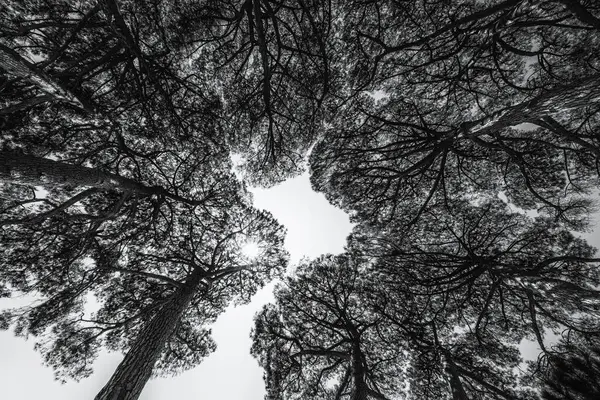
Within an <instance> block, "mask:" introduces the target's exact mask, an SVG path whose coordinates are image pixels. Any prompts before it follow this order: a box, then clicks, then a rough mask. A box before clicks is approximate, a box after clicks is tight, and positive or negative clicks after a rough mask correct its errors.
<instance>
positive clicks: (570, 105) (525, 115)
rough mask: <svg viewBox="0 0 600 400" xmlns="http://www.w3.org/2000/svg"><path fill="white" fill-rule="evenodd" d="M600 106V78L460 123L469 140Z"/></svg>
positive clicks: (590, 79) (549, 92)
mask: <svg viewBox="0 0 600 400" xmlns="http://www.w3.org/2000/svg"><path fill="white" fill-rule="evenodd" d="M597 103H600V75H595V76H591V77H588V78H586V79H581V80H579V81H576V82H573V83H570V84H568V85H565V86H560V87H557V88H554V89H551V90H547V91H545V92H543V93H542V94H540V95H539V96H536V97H534V98H533V99H531V100H527V101H524V102H522V103H519V104H516V105H514V106H510V107H507V108H505V109H503V110H500V111H498V112H496V113H494V114H492V115H490V116H487V117H485V118H482V119H479V120H477V121H470V122H466V123H464V124H462V129H463V133H464V134H465V135H466V136H468V137H477V136H482V135H486V134H493V133H495V132H498V131H499V130H501V129H504V128H508V127H509V126H514V125H518V124H521V123H525V122H529V123H534V124H537V121H539V120H543V119H544V118H546V117H550V116H552V115H554V114H557V113H560V112H564V111H571V110H575V109H578V108H583V107H587V106H589V105H590V104H597Z"/></svg>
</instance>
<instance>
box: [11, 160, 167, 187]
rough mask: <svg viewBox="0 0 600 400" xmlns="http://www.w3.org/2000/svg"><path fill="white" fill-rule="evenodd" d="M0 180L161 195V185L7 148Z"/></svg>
mask: <svg viewBox="0 0 600 400" xmlns="http://www.w3.org/2000/svg"><path fill="white" fill-rule="evenodd" d="M0 180H2V181H5V182H14V183H22V184H28V185H44V184H52V185H69V186H73V187H78V186H91V187H95V188H99V189H113V190H119V191H124V192H132V193H139V194H144V195H153V194H156V195H163V194H164V190H163V189H162V188H160V187H150V186H146V185H144V184H142V183H139V182H137V181H135V180H133V179H129V178H125V177H122V176H120V175H116V174H112V173H110V172H105V171H102V170H101V169H98V168H88V167H83V166H80V165H73V164H67V163H64V162H61V161H54V160H49V159H47V158H43V157H37V156H32V155H28V154H23V153H20V152H18V151H10V150H0Z"/></svg>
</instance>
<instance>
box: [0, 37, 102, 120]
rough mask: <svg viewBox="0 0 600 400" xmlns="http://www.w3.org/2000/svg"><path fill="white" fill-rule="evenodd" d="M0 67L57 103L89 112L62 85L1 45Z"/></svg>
mask: <svg viewBox="0 0 600 400" xmlns="http://www.w3.org/2000/svg"><path fill="white" fill-rule="evenodd" d="M0 67H2V68H3V69H5V70H6V71H7V72H8V73H9V74H12V75H15V76H18V77H20V78H23V79H27V80H29V81H31V82H33V83H34V84H35V85H36V86H37V87H39V88H40V89H41V90H42V91H44V92H46V93H47V94H49V95H50V96H52V98H53V99H55V100H57V101H63V102H66V103H69V104H72V105H74V106H76V107H78V108H80V109H82V110H86V111H90V109H89V107H86V106H85V105H84V104H83V103H82V102H81V100H79V99H78V98H77V96H75V95H74V94H73V93H71V92H70V91H69V90H68V89H66V88H65V87H63V85H61V84H60V83H58V82H56V81H54V80H52V78H50V77H49V76H47V75H46V74H45V73H44V72H42V71H41V70H39V69H38V68H36V67H35V66H34V65H33V64H32V63H30V62H29V61H27V60H26V59H25V58H23V57H21V55H20V54H19V53H17V52H16V51H14V50H13V49H11V48H9V47H6V46H4V45H3V44H1V43H0Z"/></svg>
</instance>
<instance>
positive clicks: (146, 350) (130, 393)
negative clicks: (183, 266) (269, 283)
mask: <svg viewBox="0 0 600 400" xmlns="http://www.w3.org/2000/svg"><path fill="white" fill-rule="evenodd" d="M200 279H201V273H200V272H199V270H196V271H195V272H194V274H192V275H191V276H190V278H189V279H188V280H187V281H186V282H185V284H184V285H183V287H181V288H180V289H179V290H178V291H177V292H175V294H174V295H173V296H172V297H171V299H170V300H169V301H168V302H167V303H166V304H165V305H164V306H163V307H161V309H160V310H159V311H158V312H157V314H156V315H155V316H154V317H153V318H152V319H151V320H150V322H148V324H146V326H145V327H143V328H142V330H141V332H140V334H139V336H138V337H137V338H136V340H135V342H134V344H133V346H131V349H129V351H128V352H127V354H126V355H125V358H124V359H123V361H121V363H120V364H119V366H118V367H117V369H116V370H115V372H114V374H113V375H112V377H111V378H110V380H109V381H108V383H107V384H106V385H105V386H104V388H102V390H101V391H100V393H98V395H97V396H96V398H95V400H136V399H138V398H139V396H140V394H141V393H142V390H143V389H144V386H145V385H146V382H148V380H149V379H150V376H151V375H152V369H153V368H154V364H156V362H157V361H158V359H159V358H160V355H161V353H162V351H163V349H164V347H165V345H166V343H167V342H168V341H169V339H170V337H171V335H172V334H173V332H174V331H175V328H176V327H177V322H178V321H179V319H180V318H181V315H182V313H183V312H184V311H185V310H186V308H187V307H188V306H189V304H190V301H191V300H192V297H193V295H194V293H195V292H196V289H197V287H198V285H199V283H200Z"/></svg>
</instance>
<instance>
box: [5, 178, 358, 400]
mask: <svg viewBox="0 0 600 400" xmlns="http://www.w3.org/2000/svg"><path fill="white" fill-rule="evenodd" d="M254 195H255V205H256V206H257V207H258V208H262V209H266V210H268V211H270V212H271V213H272V214H273V215H274V216H275V218H277V219H278V220H279V222H280V223H282V224H283V225H285V226H286V228H287V230H288V232H287V238H286V247H287V249H288V251H289V252H290V254H291V261H292V263H295V262H297V261H298V260H300V258H302V257H303V256H307V257H310V258H314V257H317V256H319V255H321V254H323V253H339V252H341V251H343V247H344V244H345V239H346V236H347V235H348V234H349V233H350V230H351V228H352V225H351V224H350V222H349V220H348V216H347V215H346V214H345V213H344V212H342V211H341V210H339V209H336V208H335V207H333V206H331V205H330V204H329V203H328V202H327V200H325V197H324V196H323V195H322V194H317V193H315V192H313V191H312V189H311V187H310V182H309V179H308V174H304V175H302V176H300V177H298V178H295V179H291V180H288V181H286V182H284V183H283V184H281V185H279V186H277V187H274V188H271V189H268V190H263V189H256V190H254ZM272 289H273V285H269V286H268V287H267V288H265V289H264V290H263V291H261V292H259V293H258V294H257V295H256V297H255V299H254V300H253V302H252V303H251V304H249V305H246V306H242V307H237V308H230V309H229V310H228V311H227V312H226V313H225V314H223V315H222V316H221V317H220V318H219V319H218V320H217V322H216V323H215V325H214V327H213V336H214V338H215V341H216V342H217V345H218V349H217V351H216V352H215V353H213V354H212V355H211V356H210V357H208V358H207V359H206V360H205V361H204V362H203V363H202V364H201V365H200V366H199V367H197V368H195V369H193V370H191V371H188V372H186V373H184V374H182V375H179V376H177V377H174V378H166V379H164V378H163V379H155V380H152V381H150V382H149V383H148V384H147V385H146V388H145V389H144V391H143V392H142V395H141V397H140V400H172V399H178V400H196V399H198V400H200V399H201V400H262V399H263V397H264V394H265V391H264V384H263V381H262V370H261V369H260V368H259V367H258V364H257V363H256V361H255V360H254V359H253V358H252V357H251V356H250V345H251V341H250V337H249V335H250V329H251V326H252V318H253V316H254V314H255V313H256V312H257V311H258V310H259V309H260V307H261V306H262V305H263V304H265V303H267V302H269V301H270V300H271V299H272V294H271V291H272ZM13 304H14V303H13ZM8 305H9V304H8V301H0V308H2V307H5V306H8ZM33 343H34V342H33V341H32V340H29V341H25V340H23V339H22V338H15V337H13V334H12V332H10V331H9V332H3V331H0V387H1V388H2V389H1V393H2V398H3V399H6V400H33V399H42V398H43V399H44V400H87V399H90V400H91V399H93V398H94V396H95V395H96V394H97V393H98V391H99V390H100V389H101V388H102V387H103V386H104V384H105V383H106V382H107V381H108V379H109V377H110V375H111V374H112V372H113V371H114V370H115V368H116V366H117V365H118V363H119V361H120V360H121V358H122V356H121V355H119V354H116V353H110V354H109V353H104V354H101V356H100V357H99V359H98V361H97V362H96V364H95V368H94V370H95V373H94V375H92V376H91V377H90V378H88V379H85V380H83V381H81V382H79V383H74V382H69V383H67V384H65V385H61V384H60V383H58V382H56V381H54V379H53V373H52V370H51V369H50V368H48V367H44V366H42V365H41V358H40V356H39V354H38V353H36V352H35V351H34V350H33Z"/></svg>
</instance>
